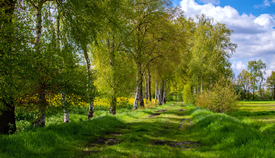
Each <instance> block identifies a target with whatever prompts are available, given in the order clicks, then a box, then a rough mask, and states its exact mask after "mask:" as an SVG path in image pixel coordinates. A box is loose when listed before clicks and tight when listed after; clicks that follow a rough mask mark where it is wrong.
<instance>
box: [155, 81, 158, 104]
mask: <svg viewBox="0 0 275 158" xmlns="http://www.w3.org/2000/svg"><path fill="white" fill-rule="evenodd" d="M157 97H158V83H157V81H156V87H155V104H157Z"/></svg>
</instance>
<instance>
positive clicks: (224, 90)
mask: <svg viewBox="0 0 275 158" xmlns="http://www.w3.org/2000/svg"><path fill="white" fill-rule="evenodd" d="M238 98H239V95H238V94H236V93H235V90H234V89H233V86H232V82H231V81H229V80H227V79H224V78H222V79H221V80H220V81H219V82H217V83H215V85H214V86H213V88H212V90H206V91H204V92H203V94H201V95H199V96H198V97H197V99H196V105H197V106H198V107H203V108H207V109H210V110H213V111H215V112H227V111H232V110H233V109H234V107H236V105H237V99H238Z"/></svg>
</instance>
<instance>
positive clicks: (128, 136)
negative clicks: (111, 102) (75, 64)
mask: <svg viewBox="0 0 275 158" xmlns="http://www.w3.org/2000/svg"><path fill="white" fill-rule="evenodd" d="M274 103H275V102H274V101H270V102H264V101H257V102H256V101H255V102H252V101H246V102H240V103H239V104H238V108H237V110H236V111H234V112H230V113H226V114H224V113H215V112H212V111H209V110H207V109H203V108H198V107H196V106H195V105H192V104H183V103H175V102H169V103H168V104H166V105H162V106H155V107H150V108H149V107H148V108H146V109H139V110H136V111H134V112H132V110H130V109H127V108H126V109H125V108H120V109H118V113H117V115H116V116H113V115H110V114H109V113H108V111H105V110H97V111H95V117H94V118H92V119H91V120H87V119H86V118H87V117H86V113H85V114H84V113H83V114H81V112H79V113H73V114H71V115H70V117H71V118H70V119H71V122H70V123H68V124H65V123H62V115H53V116H51V117H48V118H47V122H48V124H47V125H46V127H45V128H39V127H38V128H28V129H25V130H21V131H18V132H17V133H16V134H14V135H5V136H4V135H2V136H0V157H1V158H2V157H3V158H6V157H7V158H10V157H15V158H16V157H23V158H24V157H234V158H238V157H274V155H275V150H274V143H275V137H274V135H275V126H274V122H273V121H272V120H273V119H274V113H273V105H275V104H274Z"/></svg>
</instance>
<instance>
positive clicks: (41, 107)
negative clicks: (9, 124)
mask: <svg viewBox="0 0 275 158" xmlns="http://www.w3.org/2000/svg"><path fill="white" fill-rule="evenodd" d="M40 85H42V84H40ZM46 107H47V100H46V91H45V88H44V87H43V86H40V87H39V91H38V112H39V115H38V119H37V120H36V121H35V122H34V126H42V127H44V126H45V123H46V121H45V118H46Z"/></svg>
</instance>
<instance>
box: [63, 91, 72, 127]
mask: <svg viewBox="0 0 275 158" xmlns="http://www.w3.org/2000/svg"><path fill="white" fill-rule="evenodd" d="M61 97H62V104H63V109H64V122H65V123H69V122H70V116H69V110H68V104H67V103H68V102H67V98H66V95H65V93H64V92H62V93H61Z"/></svg>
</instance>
